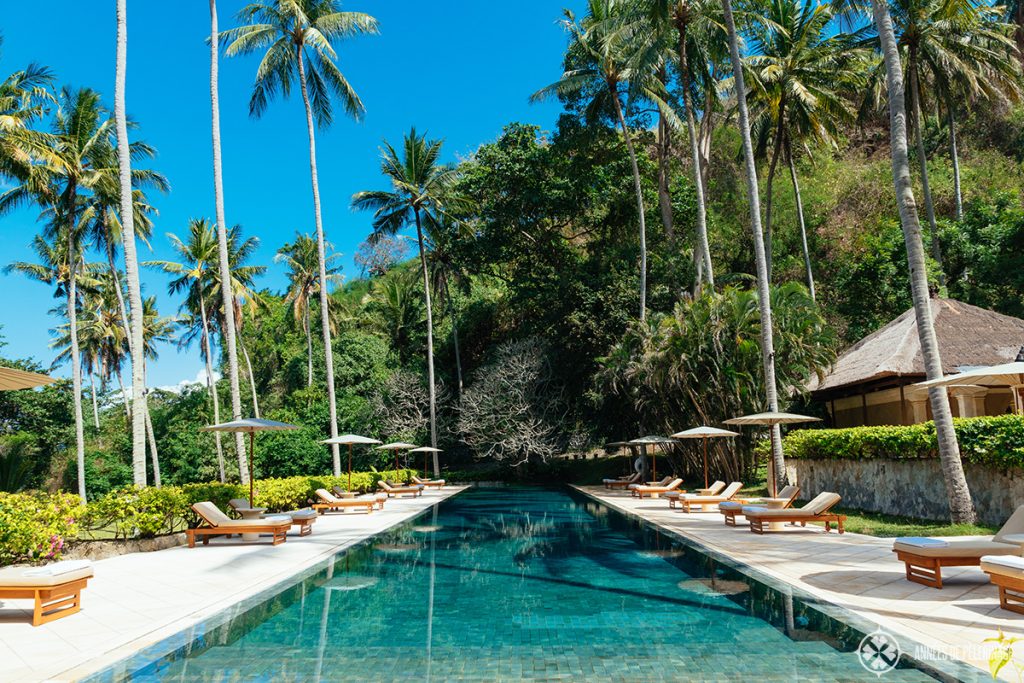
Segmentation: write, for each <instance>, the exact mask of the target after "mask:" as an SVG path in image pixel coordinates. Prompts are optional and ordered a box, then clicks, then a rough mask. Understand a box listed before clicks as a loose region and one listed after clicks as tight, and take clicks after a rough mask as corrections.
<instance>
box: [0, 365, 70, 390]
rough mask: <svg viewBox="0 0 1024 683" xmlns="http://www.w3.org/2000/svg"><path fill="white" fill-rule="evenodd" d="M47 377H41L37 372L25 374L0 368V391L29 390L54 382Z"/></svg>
mask: <svg viewBox="0 0 1024 683" xmlns="http://www.w3.org/2000/svg"><path fill="white" fill-rule="evenodd" d="M56 381H57V380H55V379H54V378H53V377H50V376H49V375H41V374H39V373H38V372H27V371H25V370H16V369H15V368H0V391H14V390H15V389H31V388H33V387H41V386H43V385H44V384H53V383H54V382H56Z"/></svg>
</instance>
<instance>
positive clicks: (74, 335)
mask: <svg viewBox="0 0 1024 683" xmlns="http://www.w3.org/2000/svg"><path fill="white" fill-rule="evenodd" d="M73 197H74V194H73V193H72V201H71V202H70V204H71V213H70V214H69V220H70V221H71V225H69V226H68V326H69V329H70V332H71V386H72V389H73V390H74V403H75V461H76V462H77V464H78V495H79V496H80V497H81V498H82V502H83V503H84V502H85V500H86V498H85V420H84V418H83V417H82V357H81V356H80V355H79V352H78V306H76V305H75V302H76V301H77V300H78V284H77V282H76V280H77V277H78V276H77V274H76V270H77V265H78V264H77V261H78V254H77V253H76V252H75V229H74V220H75V218H74V199H73Z"/></svg>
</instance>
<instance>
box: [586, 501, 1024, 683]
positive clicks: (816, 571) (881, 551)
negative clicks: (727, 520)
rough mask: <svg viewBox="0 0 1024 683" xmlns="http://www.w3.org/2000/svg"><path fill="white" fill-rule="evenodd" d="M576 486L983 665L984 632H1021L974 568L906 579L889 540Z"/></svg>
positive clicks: (1020, 622) (1017, 619) (1021, 623)
mask: <svg viewBox="0 0 1024 683" xmlns="http://www.w3.org/2000/svg"><path fill="white" fill-rule="evenodd" d="M580 490H581V491H583V492H585V493H587V494H589V495H592V496H593V497H595V498H597V499H598V500H601V501H602V502H605V503H606V504H608V505H611V506H612V507H614V508H616V509H618V510H620V511H624V512H627V513H631V514H636V515H639V516H641V517H643V518H644V519H646V520H647V521H649V522H653V523H655V524H659V525H662V526H664V527H665V528H667V529H671V530H673V531H675V532H678V533H681V534H683V535H685V536H688V537H690V538H692V539H694V540H695V541H697V542H698V543H700V544H702V545H704V546H706V547H709V548H711V549H712V550H715V551H718V552H721V553H723V554H725V555H726V556H728V557H730V558H732V559H733V560H735V561H738V562H740V563H743V564H746V565H750V566H753V567H756V568H757V569H759V570H761V571H763V572H765V573H766V574H769V575H772V576H775V577H776V578H779V579H782V580H784V581H787V582H789V583H791V584H793V585H795V586H797V587H800V588H803V589H804V590H807V591H808V592H810V593H812V594H814V595H817V596H820V597H822V598H824V599H826V600H828V601H829V602H832V603H834V604H837V605H840V606H843V607H845V608H847V609H849V610H851V611H853V612H856V613H858V614H860V615H862V616H864V617H866V618H868V619H870V620H871V621H874V622H876V623H879V624H880V625H882V626H883V627H884V628H887V629H893V630H895V631H898V632H900V633H902V634H904V635H906V636H908V637H909V638H911V639H913V640H916V641H917V642H919V643H921V644H922V645H925V646H927V647H932V648H938V649H940V650H941V651H942V652H944V653H949V654H952V655H953V656H955V657H957V658H959V659H962V660H963V661H966V662H968V663H969V664H972V665H974V666H976V667H979V668H981V669H985V670H987V657H988V652H989V651H990V650H991V646H988V645H984V646H983V645H982V644H981V641H982V640H983V639H984V638H987V637H990V636H992V635H994V634H995V632H996V630H997V629H998V628H1002V629H1003V630H1004V631H1005V632H1006V633H1007V634H1009V635H1014V636H1017V637H1024V617H1022V616H1020V615H1015V614H1013V613H1011V612H1006V611H1004V610H1001V609H999V599H998V592H997V590H996V588H995V587H994V586H992V585H991V584H989V582H988V577H987V576H986V575H985V574H984V573H983V572H981V571H980V570H979V569H977V568H973V567H956V568H949V569H943V572H942V574H943V586H944V588H943V589H942V590H936V589H933V588H928V587H926V586H921V585H919V584H916V583H911V582H909V581H907V580H906V578H905V576H904V568H903V564H902V563H900V562H897V561H896V558H895V555H893V553H892V552H891V549H892V539H884V538H874V537H870V536H862V535H859V534H853V533H846V534H843V535H842V536H839V535H838V534H836V533H834V532H833V533H830V534H826V533H824V532H823V530H822V529H821V528H820V527H818V528H815V529H812V528H811V527H810V526H808V527H807V528H806V529H802V528H797V529H794V528H791V527H787V528H785V529H784V530H782V531H779V532H769V533H766V534H765V535H764V536H763V537H759V536H757V535H755V534H751V533H750V531H749V529H748V528H747V527H746V526H745V525H744V524H743V523H742V521H741V522H740V524H739V526H738V527H737V528H735V529H734V528H730V527H726V526H725V525H724V524H723V523H722V519H721V516H720V515H714V516H712V515H709V514H708V515H703V514H690V515H687V514H679V513H675V512H671V511H670V510H669V508H668V505H667V503H662V504H659V505H655V504H652V503H653V501H644V502H643V503H639V502H638V501H637V500H636V499H635V498H631V497H630V496H628V495H623V494H618V493H612V492H608V491H606V490H604V489H603V488H597V487H580ZM765 680H767V679H765ZM851 680H856V679H851Z"/></svg>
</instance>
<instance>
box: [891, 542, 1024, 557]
mask: <svg viewBox="0 0 1024 683" xmlns="http://www.w3.org/2000/svg"><path fill="white" fill-rule="evenodd" d="M892 549H893V550H902V551H904V552H907V553H910V554H911V555H920V556H922V557H981V556H982V555H1020V554H1021V546H1019V545H1014V544H1012V543H998V542H996V541H990V540H988V539H969V538H968V539H962V540H961V539H952V540H949V541H946V545H944V546H935V547H921V546H917V545H907V544H904V543H900V542H899V541H896V542H895V543H893V544H892Z"/></svg>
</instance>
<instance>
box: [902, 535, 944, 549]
mask: <svg viewBox="0 0 1024 683" xmlns="http://www.w3.org/2000/svg"><path fill="white" fill-rule="evenodd" d="M896 543H900V544H902V545H912V546H914V547H915V548H945V547H946V546H947V545H949V541H944V540H942V539H941V538H925V537H923V536H905V537H903V538H897V539H896V540H895V541H893V544H896Z"/></svg>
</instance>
